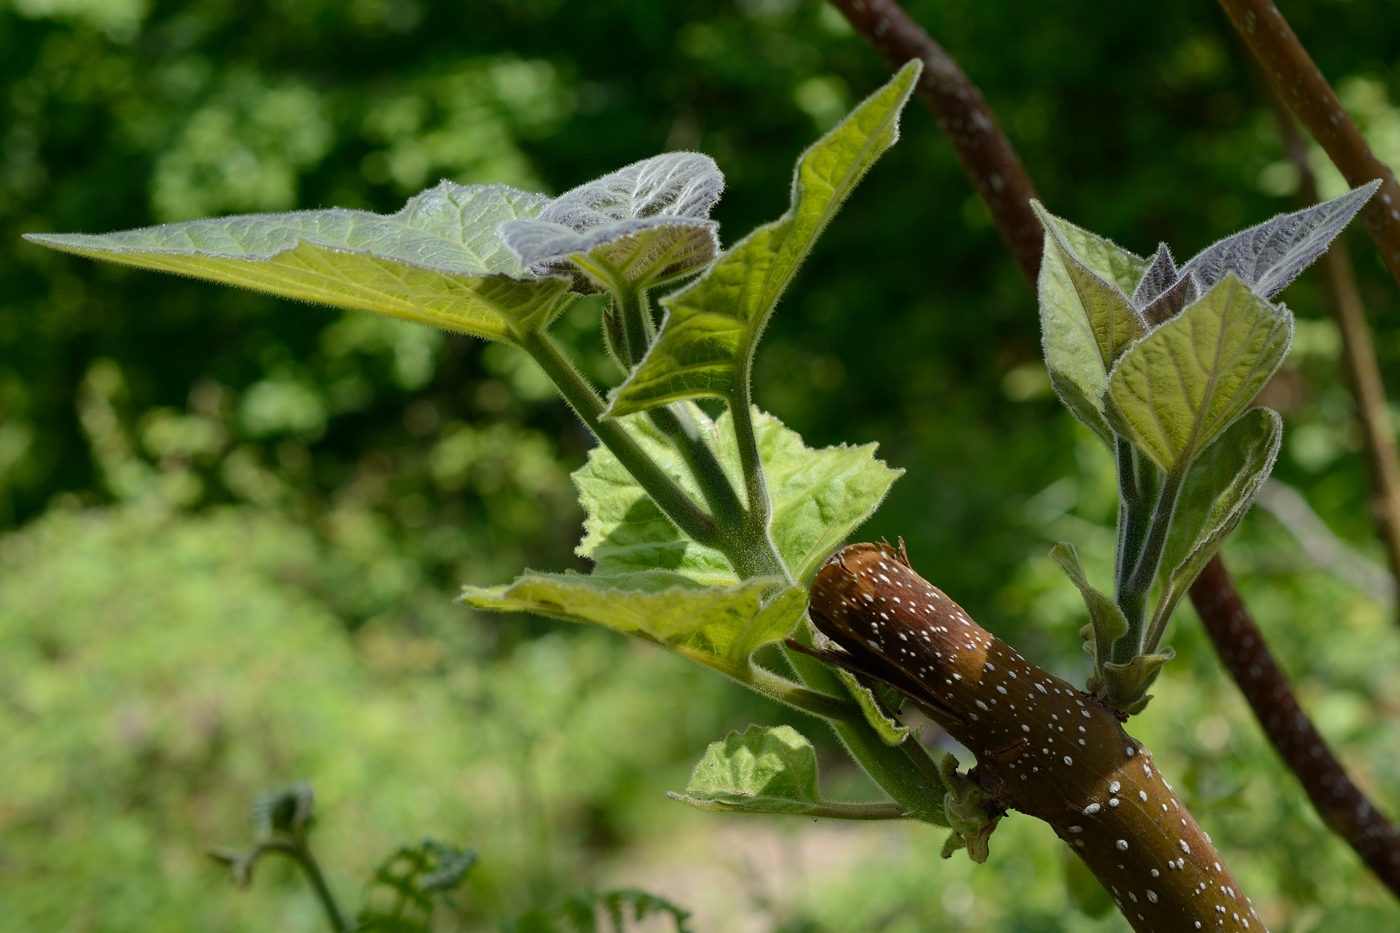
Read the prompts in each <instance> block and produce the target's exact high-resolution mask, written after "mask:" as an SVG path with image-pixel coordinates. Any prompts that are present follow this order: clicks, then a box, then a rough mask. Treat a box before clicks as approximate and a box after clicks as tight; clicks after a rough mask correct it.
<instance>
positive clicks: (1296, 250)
mask: <svg viewBox="0 0 1400 933" xmlns="http://www.w3.org/2000/svg"><path fill="white" fill-rule="evenodd" d="M1380 184H1381V183H1380V182H1379V181H1372V182H1368V183H1366V184H1364V185H1362V186H1361V187H1359V188H1354V189H1352V190H1351V191H1348V192H1347V193H1346V194H1344V195H1341V196H1340V197H1336V198H1333V199H1332V200H1330V201H1324V202H1323V203H1321V204H1314V205H1313V206H1312V207H1306V208H1304V209H1302V210H1300V211H1294V212H1293V213H1291V214H1280V215H1279V216H1278V217H1275V218H1273V219H1272V220H1266V221H1264V222H1263V223H1262V224H1257V225H1255V226H1253V227H1250V228H1249V229H1248V230H1243V231H1241V232H1239V233H1236V234H1235V235H1234V236H1229V237H1226V238H1225V239H1223V240H1221V241H1220V242H1218V243H1215V244H1212V245H1211V246H1207V247H1206V248H1205V249H1203V250H1201V252H1199V253H1197V254H1196V255H1195V256H1194V257H1192V258H1191V260H1190V261H1189V262H1187V263H1186V265H1185V266H1182V268H1181V274H1182V275H1186V274H1187V273H1192V272H1194V273H1195V274H1196V276H1197V277H1198V278H1200V280H1201V282H1202V284H1204V285H1205V286H1206V287H1207V288H1209V287H1210V286H1212V285H1214V284H1215V283H1216V282H1219V281H1221V280H1222V279H1224V278H1225V276H1226V274H1228V273H1230V272H1233V273H1234V274H1235V275H1237V276H1239V277H1240V278H1241V279H1243V280H1244V281H1245V282H1248V283H1249V285H1250V287H1252V288H1253V289H1254V291H1255V292H1256V293H1257V294H1259V295H1262V296H1264V297H1265V298H1272V297H1273V296H1274V295H1276V294H1278V293H1279V292H1281V291H1283V289H1284V287H1285V286H1287V285H1288V283H1289V282H1292V281H1293V280H1294V279H1295V278H1297V277H1298V274H1299V273H1300V272H1302V271H1303V270H1304V269H1306V268H1307V267H1308V266H1309V265H1311V264H1312V261H1313V260H1314V259H1316V258H1317V257H1318V256H1321V255H1322V254H1323V253H1324V252H1326V251H1327V247H1328V246H1329V245H1330V244H1331V242H1332V240H1334V239H1335V238H1336V237H1337V234H1339V233H1341V232H1342V230H1343V229H1344V228H1345V227H1346V225H1347V224H1348V223H1350V222H1351V219H1352V218H1353V217H1355V216H1356V212H1357V211H1359V210H1361V208H1362V207H1363V206H1364V205H1365V204H1366V202H1367V201H1368V200H1370V198H1371V195H1373V194H1375V193H1376V189H1377V188H1379V187H1380Z"/></svg>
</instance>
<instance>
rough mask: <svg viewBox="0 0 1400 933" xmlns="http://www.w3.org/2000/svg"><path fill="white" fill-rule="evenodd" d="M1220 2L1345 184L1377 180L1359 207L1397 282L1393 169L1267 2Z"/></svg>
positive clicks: (1397, 202)
mask: <svg viewBox="0 0 1400 933" xmlns="http://www.w3.org/2000/svg"><path fill="white" fill-rule="evenodd" d="M1219 2H1220V6H1221V8H1222V9H1223V10H1224V11H1225V14H1226V15H1227V16H1229V17H1230V22H1231V23H1232V24H1233V25H1234V27H1235V31H1236V32H1238V33H1239V34H1240V38H1241V39H1243V40H1244V43H1245V45H1247V46H1249V50H1250V51H1251V52H1252V53H1254V57H1255V59H1256V60H1257V61H1258V62H1259V64H1260V65H1261V66H1263V69H1264V73H1265V74H1266V75H1268V78H1269V83H1270V84H1272V85H1273V87H1274V90H1275V91H1277V92H1278V94H1279V96H1281V97H1282V98H1283V99H1284V101H1285V102H1286V103H1287V104H1288V108H1289V109H1290V110H1292V111H1293V115H1294V116H1296V117H1297V118H1298V121H1299V122H1300V123H1302V124H1303V126H1305V127H1306V128H1307V130H1308V132H1309V133H1311V134H1312V138H1313V139H1315V140H1317V142H1318V144H1319V145H1321V146H1322V148H1323V149H1324V150H1325V151H1326V152H1327V155H1328V156H1329V157H1330V158H1331V159H1332V162H1333V164H1334V165H1336V166H1337V168H1338V170H1339V171H1341V173H1342V177H1344V178H1345V179H1346V180H1347V184H1349V185H1351V186H1352V187H1353V188H1355V187H1356V186H1357V185H1362V184H1365V183H1366V182H1368V181H1371V180H1373V179H1380V181H1381V190H1380V191H1378V192H1376V196H1375V197H1373V198H1371V200H1370V202H1369V203H1368V204H1367V205H1366V207H1365V208H1364V209H1363V210H1362V212H1361V219H1362V221H1364V222H1365V224H1366V229H1367V230H1368V231H1370V234H1371V238H1372V239H1373V240H1375V241H1376V246H1377V248H1379V249H1380V251H1381V258H1382V259H1384V260H1385V264H1386V265H1387V266H1388V267H1389V268H1390V273H1391V275H1393V276H1395V281H1396V282H1397V283H1400V184H1397V183H1396V180H1395V173H1394V172H1392V171H1391V170H1390V169H1389V168H1388V167H1387V166H1386V164H1385V163H1384V162H1382V161H1381V160H1380V159H1378V158H1376V154H1375V153H1374V152H1372V151H1371V147H1370V146H1369V145H1367V144H1366V137H1364V136H1362V135H1361V131H1360V130H1359V129H1357V128H1356V123H1355V122H1353V121H1352V119H1351V115H1350V114H1348V113H1347V112H1346V109H1345V108H1344V107H1343V106H1342V103H1341V101H1339V100H1338V99H1337V95H1336V92H1334V91H1333V90H1332V85H1330V84H1328V83H1327V79H1326V78H1324V77H1323V76H1322V72H1321V71H1320V70H1319V69H1318V67H1317V65H1316V64H1315V63H1314V62H1313V60H1312V56H1311V55H1309V54H1308V52H1307V49H1305V48H1303V45H1302V43H1300V42H1299V41H1298V37H1297V35H1295V34H1294V32H1293V28H1292V27H1291V26H1289V25H1288V21H1287V20H1285V19H1284V18H1283V14H1282V13H1280V12H1279V10H1278V7H1276V6H1274V4H1273V2H1272V0H1219Z"/></svg>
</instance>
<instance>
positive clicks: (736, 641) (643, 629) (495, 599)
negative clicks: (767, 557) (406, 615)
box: [461, 570, 806, 683]
mask: <svg viewBox="0 0 1400 933" xmlns="http://www.w3.org/2000/svg"><path fill="white" fill-rule="evenodd" d="M774 582H775V581H773V580H771V579H757V580H749V581H747V582H745V583H742V584H740V585H738V586H732V587H727V588H720V587H703V586H700V585H698V584H696V583H694V582H693V581H691V580H689V579H687V578H686V577H683V576H681V575H679V574H675V573H669V572H665V571H659V570H653V571H648V572H645V573H640V574H623V575H619V576H599V575H597V574H593V575H589V576H585V575H583V574H543V573H526V574H524V575H523V576H521V577H520V579H518V580H516V581H515V582H514V583H511V584H507V585H505V586H492V587H484V586H468V587H464V588H463V590H462V596H461V602H464V603H466V604H467V605H469V606H472V607H474V608H477V609H489V610H492V611H496V612H533V613H536V614H538V615H542V616H548V617H549V618H552V619H560V620H562V621H565V622H581V623H585V624H589V625H598V626H601V627H603V628H609V629H612V630H613V631H617V632H622V633H624V634H628V635H634V636H636V637H638V638H643V639H645V640H647V641H651V642H655V643H656V644H658V645H661V646H663V647H665V648H669V649H670V650H672V651H674V652H676V653H677V654H680V655H683V656H685V657H688V658H690V659H691V660H694V661H698V662H700V663H701V664H704V665H707V666H709V667H712V668H715V669H716V670H718V671H721V672H722V673H724V674H727V675H729V676H730V677H733V678H734V679H736V680H738V681H740V682H744V683H747V682H748V680H749V656H750V655H752V654H753V652H754V651H756V650H757V649H758V648H759V647H760V646H762V645H765V644H768V643H769V642H774V641H781V640H782V639H783V638H784V637H785V636H786V635H787V634H788V633H789V632H791V631H792V630H793V628H794V627H795V626H796V625H797V623H798V620H799V619H800V618H801V617H802V610H803V608H804V606H805V605H806V591H805V590H804V589H803V588H802V587H796V586H794V587H789V588H787V589H785V590H783V591H782V592H780V593H778V594H777V595H776V596H774V597H773V598H771V599H769V600H768V601H766V602H765V601H764V600H763V598H762V597H763V593H764V591H765V590H767V589H769V588H770V587H772V586H773V584H774Z"/></svg>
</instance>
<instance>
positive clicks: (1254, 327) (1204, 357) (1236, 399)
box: [1106, 273, 1293, 475]
mask: <svg viewBox="0 0 1400 933" xmlns="http://www.w3.org/2000/svg"><path fill="white" fill-rule="evenodd" d="M1292 339H1293V316H1292V314H1291V313H1289V311H1288V310H1287V309H1285V308H1283V307H1281V306H1275V305H1271V304H1270V303H1269V302H1268V301H1266V300H1264V299H1263V298H1260V297H1259V296H1258V295H1256V294H1255V293H1254V292H1253V291H1251V290H1250V287H1249V286H1248V285H1247V284H1246V283H1245V282H1243V281H1242V280H1240V279H1239V278H1238V277H1237V276H1235V275H1234V274H1233V273H1227V274H1226V276H1225V278H1224V279H1223V280H1222V281H1220V282H1219V283H1217V284H1216V285H1215V287H1214V288H1212V289H1211V290H1210V291H1208V292H1206V294H1205V295H1204V296H1202V297H1201V299H1200V300H1199V301H1197V302H1196V303H1195V304H1193V305H1192V306H1191V307H1189V308H1187V309H1186V310H1185V311H1183V312H1182V313H1181V314H1179V315H1178V316H1176V317H1174V318H1172V319H1171V320H1170V321H1167V322H1166V323H1165V324H1163V325H1162V326H1160V327H1158V328H1157V329H1156V330H1154V331H1152V332H1151V333H1150V334H1148V335H1147V336H1146V337H1144V338H1142V339H1141V340H1139V341H1138V342H1137V343H1135V344H1133V346H1132V347H1131V348H1130V349H1129V350H1128V352H1127V353H1125V354H1123V357H1122V359H1120V360H1119V361H1118V364H1117V365H1116V366H1115V367H1114V368H1113V372H1112V373H1111V374H1110V376H1109V380H1108V383H1109V384H1108V394H1107V399H1108V405H1107V408H1106V414H1107V416H1108V420H1109V422H1110V424H1112V425H1113V426H1114V428H1115V429H1116V430H1117V431H1118V432H1119V433H1120V434H1122V435H1124V436H1125V437H1128V438H1130V439H1131V440H1132V441H1133V443H1135V444H1136V445H1137V446H1138V447H1140V448H1141V449H1142V450H1144V451H1146V452H1147V454H1148V455H1149V456H1151V457H1152V459H1153V460H1155V461H1156V462H1157V464H1158V465H1159V466H1161V468H1162V469H1163V470H1165V471H1166V472H1167V473H1168V474H1169V475H1170V474H1180V473H1181V472H1182V471H1184V470H1185V469H1186V468H1187V467H1188V466H1189V465H1190V463H1191V461H1192V459H1193V458H1194V457H1195V456H1196V454H1197V453H1199V452H1200V451H1201V450H1202V449H1203V448H1204V447H1205V446H1206V445H1207V444H1209V443H1210V442H1211V441H1212V440H1214V439H1215V438H1216V437H1218V436H1219V435H1220V433H1221V432H1222V431H1224V430H1225V428H1226V427H1228V426H1229V424H1230V422H1232V421H1233V420H1235V418H1237V417H1238V416H1239V415H1240V413H1241V412H1243V411H1244V410H1245V409H1246V408H1248V407H1249V406H1250V404H1252V403H1253V401H1254V398H1255V396H1257V395H1258V394H1259V391H1260V390H1261V389H1263V388H1264V384H1265V383H1266V382H1268V380H1269V377H1270V376H1272V375H1273V374H1274V371H1275V370H1277V369H1278V367H1279V364H1280V363H1282V362H1283V358H1284V356H1285V354H1287V352H1288V346H1289V344H1290V343H1291V342H1292Z"/></svg>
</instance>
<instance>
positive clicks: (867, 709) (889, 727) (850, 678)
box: [835, 667, 913, 746]
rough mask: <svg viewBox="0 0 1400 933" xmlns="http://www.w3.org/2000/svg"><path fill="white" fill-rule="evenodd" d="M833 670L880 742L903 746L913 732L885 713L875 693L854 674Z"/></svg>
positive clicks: (837, 669) (840, 669)
mask: <svg viewBox="0 0 1400 933" xmlns="http://www.w3.org/2000/svg"><path fill="white" fill-rule="evenodd" d="M835 670H836V676H837V677H840V678H841V682H842V683H843V684H845V685H846V690H847V691H848V692H849V693H850V694H851V698H852V699H854V700H855V701H856V703H857V704H858V705H859V706H860V711H861V713H863V714H864V715H865V721H866V722H867V723H869V724H870V728H872V729H874V730H875V734H876V735H878V736H879V737H880V741H882V742H884V743H885V744H886V745H890V746H895V745H901V744H903V742H904V740H905V739H907V738H909V734H910V733H911V732H912V731H913V730H912V729H910V728H909V727H908V726H906V725H904V724H902V723H900V722H899V721H898V720H895V719H893V718H891V717H890V715H889V714H888V713H887V712H885V710H884V707H883V706H882V705H881V703H880V701H879V700H878V699H876V697H875V692H874V691H873V690H871V689H870V688H869V687H867V686H865V685H864V684H862V683H861V682H860V681H859V680H857V679H856V676H855V675H854V674H852V673H851V672H850V671H847V670H844V669H842V668H839V667H838V668H835Z"/></svg>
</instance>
